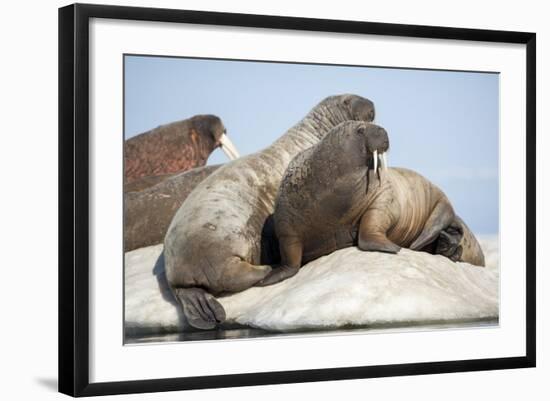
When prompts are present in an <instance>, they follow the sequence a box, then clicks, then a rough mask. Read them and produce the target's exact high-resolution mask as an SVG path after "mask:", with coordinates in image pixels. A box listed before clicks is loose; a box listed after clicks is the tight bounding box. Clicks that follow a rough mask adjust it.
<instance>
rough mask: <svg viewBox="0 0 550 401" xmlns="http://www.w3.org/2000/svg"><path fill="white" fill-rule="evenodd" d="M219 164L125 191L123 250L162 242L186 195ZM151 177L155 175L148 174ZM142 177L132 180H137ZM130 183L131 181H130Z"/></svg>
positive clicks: (194, 169) (166, 177)
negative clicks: (136, 189) (137, 189)
mask: <svg viewBox="0 0 550 401" xmlns="http://www.w3.org/2000/svg"><path fill="white" fill-rule="evenodd" d="M218 168H220V165H219V164H216V165H213V166H202V167H197V168H193V169H191V170H188V171H185V172H183V173H177V174H173V175H170V176H162V177H163V179H162V180H160V182H158V183H157V184H156V185H153V186H151V187H149V188H145V189H143V190H141V191H133V192H126V193H125V194H124V252H128V251H131V250H133V249H138V248H143V247H145V246H150V245H156V244H161V243H162V241H164V237H165V235H166V231H167V230H168V226H169V225H170V222H171V221H172V218H173V217H174V215H175V214H176V212H177V211H178V209H179V208H180V206H181V205H182V203H183V201H184V200H185V199H187V197H188V196H189V194H190V193H191V192H192V191H193V190H194V189H195V187H196V186H197V185H199V184H200V183H201V182H202V181H203V180H204V179H206V177H208V176H209V175H210V174H212V173H213V172H214V171H216V170H217V169H218ZM147 178H154V177H147ZM141 181H142V180H141V179H140V180H137V181H134V183H139V182H141ZM130 185H132V184H130Z"/></svg>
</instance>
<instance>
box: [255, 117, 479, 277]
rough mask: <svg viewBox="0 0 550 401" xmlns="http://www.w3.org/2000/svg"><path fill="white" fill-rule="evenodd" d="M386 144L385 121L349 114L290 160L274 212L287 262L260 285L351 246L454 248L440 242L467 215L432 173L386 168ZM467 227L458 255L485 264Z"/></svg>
mask: <svg viewBox="0 0 550 401" xmlns="http://www.w3.org/2000/svg"><path fill="white" fill-rule="evenodd" d="M388 148H389V139H388V135H387V133H386V131H385V130H384V129H383V128H382V127H379V126H377V125H375V124H368V123H364V122H357V121H349V122H345V123H342V124H340V125H338V126H337V127H336V128H334V129H333V130H331V132H330V133H329V134H328V135H326V136H325V137H324V138H323V139H322V140H321V141H320V142H319V143H318V144H317V145H315V146H313V147H311V148H309V149H307V150H305V151H304V152H302V153H300V154H299V155H298V156H296V157H295V158H294V159H293V160H292V162H291V163H290V164H289V166H288V168H287V170H286V173H285V176H284V178H283V180H282V182H281V186H280V189H279V192H278V194H277V199H276V202H275V211H274V214H273V220H274V224H275V233H276V235H277V238H278V240H279V248H280V252H281V266H280V267H279V268H276V269H273V270H272V271H271V272H270V273H269V274H268V275H267V276H266V277H265V278H264V279H263V280H262V281H260V282H259V283H258V284H257V285H260V286H263V285H270V284H274V283H276V282H279V281H282V280H284V279H286V278H288V277H291V276H293V275H294V274H296V273H297V272H298V270H299V268H300V267H301V266H302V265H303V264H304V263H307V262H309V261H311V260H314V259H317V258H319V257H321V256H323V255H327V254H329V253H332V252H334V251H335V250H337V249H341V248H345V247H349V246H358V247H359V249H361V250H364V251H380V252H389V253H397V252H398V251H399V250H400V249H401V247H407V248H410V249H413V250H429V249H430V247H431V248H435V251H439V252H443V251H447V250H448V249H447V247H444V246H438V245H437V244H435V245H434V243H436V242H437V241H438V239H439V237H440V235H442V234H441V233H442V232H444V231H445V230H446V229H448V228H449V227H451V230H450V231H449V232H448V233H446V234H447V235H448V236H449V238H451V239H452V237H453V236H455V238H456V233H454V230H458V227H457V221H460V222H461V220H460V219H459V218H458V217H457V216H456V215H455V213H454V210H453V207H452V206H451V203H450V202H449V200H448V199H447V197H446V196H445V194H444V193H443V192H442V191H441V190H440V189H439V188H437V187H436V186H435V185H433V184H432V183H431V182H429V181H428V180H427V179H425V178H424V177H422V176H421V175H419V174H417V173H415V172H413V171H411V170H407V169H402V168H391V169H387V168H386V161H385V154H384V153H385V152H386V151H387V150H388ZM379 158H381V160H379ZM379 161H380V163H379ZM379 164H380V165H382V166H383V168H382V169H381V170H378V165H379ZM457 219H458V220H457ZM462 224H463V223H462ZM462 232H463V237H464V238H461V240H462V242H461V246H462V250H461V252H460V256H459V258H458V260H461V261H465V262H468V263H472V264H477V265H483V264H484V258H483V252H482V251H481V247H480V246H479V243H478V242H477V240H476V239H475V237H474V236H473V234H471V232H470V230H469V229H468V228H467V227H466V225H465V224H464V226H463V227H462ZM444 236H445V235H444ZM466 237H467V238H466ZM445 238H446V237H445ZM456 251H457V247H455V248H454V249H451V250H449V252H450V254H449V255H446V256H448V257H451V256H452V255H455V256H456ZM451 254H452V255H451Z"/></svg>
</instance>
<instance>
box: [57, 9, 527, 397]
mask: <svg viewBox="0 0 550 401" xmlns="http://www.w3.org/2000/svg"><path fill="white" fill-rule="evenodd" d="M535 82H536V72H535V34H534V33H525V32H509V31H488V30H473V29H462V28H446V27H431V26H414V25H396V24H389V23H370V22H359V21H337V20H320V19H308V18H294V17H281V16H264V15H243V14H231V13H216V12H202V11H184V10H168V9H151V8H137V7H118V6H99V5H85V4H78V5H71V6H67V7H64V8H61V9H60V10H59V150H60V152H59V216H60V217H59V232H60V234H59V390H60V391H61V392H63V393H66V394H69V395H73V396H91V395H103V394H117V393H135V392H152V391H169V390H185V389H200V388H214V387H230V386H247V385H261V384H278V383H291V382H307V381H321V380H342V379H354V378H371V377H381V376H396V375H417V374H428V373H440V372H459V371H475V370H488V369H510V368H525V367H532V366H535V266H536V265H535V263H536V261H535V243H536V238H535V221H536V219H535Z"/></svg>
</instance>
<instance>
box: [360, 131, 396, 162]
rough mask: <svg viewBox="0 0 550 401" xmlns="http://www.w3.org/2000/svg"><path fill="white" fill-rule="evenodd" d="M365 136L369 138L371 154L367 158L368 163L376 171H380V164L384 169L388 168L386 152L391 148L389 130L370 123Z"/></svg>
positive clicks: (367, 145) (368, 148) (368, 147)
mask: <svg viewBox="0 0 550 401" xmlns="http://www.w3.org/2000/svg"><path fill="white" fill-rule="evenodd" d="M365 136H366V138H367V141H366V147H367V154H369V156H370V157H369V158H368V159H367V164H368V165H369V167H371V168H373V169H374V172H377V171H378V165H379V164H380V165H381V167H382V169H384V170H386V169H387V168H388V160H387V157H386V152H387V151H388V149H389V148H390V140H389V138H388V133H387V131H386V130H385V129H384V128H382V127H379V126H377V125H374V124H369V125H368V126H367V130H366V133H365Z"/></svg>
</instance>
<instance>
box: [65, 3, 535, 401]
mask: <svg viewBox="0 0 550 401" xmlns="http://www.w3.org/2000/svg"><path fill="white" fill-rule="evenodd" d="M91 18H107V19H119V20H140V21H160V22H176V23H178V22H179V23H191V24H205V25H218V26H239V27H249V28H275V29H285V30H302V31H322V32H337V33H354V34H370V35H386V36H402V37H415V38H438V39H452V40H468V41H485V42H500V43H516V44H524V45H525V46H526V60H525V61H526V68H527V69H526V72H527V73H526V79H527V81H526V88H527V90H526V94H525V96H526V105H527V110H526V121H527V124H526V133H527V137H526V151H527V159H526V160H527V166H526V174H527V177H526V179H527V181H526V185H527V188H526V189H527V191H526V202H527V203H526V204H527V210H526V213H527V215H526V230H527V231H526V232H527V238H526V240H527V243H526V250H527V256H526V317H527V323H526V327H525V333H526V353H525V355H523V356H518V357H508V358H494V359H474V360H455V361H444V362H437V361H434V362H427V363H408V364H398V365H380V366H354V367H346V368H331V369H313V370H295V371H282V372H281V371H279V372H262V373H247V374H230V375H218V376H196V377H182V378H166V379H154V380H135V381H123V382H103V383H90V380H89V338H88V329H89V313H88V310H89V309H88V307H89V291H88V284H89V266H88V260H89V259H88V256H89V231H88V230H89V223H88V217H89V181H88V172H89V148H88V139H89V132H88V123H89V120H88V118H89V117H88V110H89V104H88V95H89V80H88V61H89V59H88V58H89V54H88V52H89V36H88V35H89V32H88V30H89V21H90V19H91ZM535 65H536V35H535V33H528V32H510V31H495V30H479V29H463V28H448V27H439V26H418V25H401V24H387V23H372V22H358V21H337V20H325V19H310V18H295V17H281V16H266V15H245V14H233V13H219V12H203V11H186V10H172V9H155V8H138V7H121V6H106V5H87V4H75V5H69V6H67V7H63V8H60V9H59V391H60V392H62V393H65V394H68V395H72V396H95V395H106V394H123V393H140V392H157V391H173V390H189V389H203V388H219V387H236V386H252V385H265V384H281V383H295V382H316V381H324V380H345V379H361V378H372V377H384V376H400V375H421V374H433V373H449V372H464V371H480V370H493V369H513V368H527V367H534V366H535V363H536V357H535V355H536V337H535V335H536V309H535V308H536V305H535V299H536V294H535V290H536V288H535V280H536V272H535V268H536V259H535V258H536V252H535V249H536V215H535V214H536V199H535V194H536V176H535V174H536V171H535V166H536V159H535V157H536V150H535V146H536V133H535V120H536V114H535V113H536V104H535V102H536V67H535Z"/></svg>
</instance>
